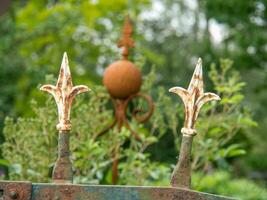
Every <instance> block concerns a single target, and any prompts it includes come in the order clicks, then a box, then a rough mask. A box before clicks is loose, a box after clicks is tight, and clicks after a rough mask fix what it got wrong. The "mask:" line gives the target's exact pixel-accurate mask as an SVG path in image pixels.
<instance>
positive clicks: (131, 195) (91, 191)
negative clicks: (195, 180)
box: [0, 181, 234, 200]
mask: <svg viewBox="0 0 267 200" xmlns="http://www.w3.org/2000/svg"><path fill="white" fill-rule="evenodd" d="M10 184H12V187H11V188H13V189H12V190H10V187H9V185H10ZM29 186H31V190H30V189H29ZM16 188H17V189H18V190H16ZM24 188H28V189H27V190H24ZM0 189H1V190H2V191H3V196H2V199H5V200H11V199H12V198H11V197H10V192H11V191H18V192H23V191H24V193H23V194H22V195H21V194H18V198H17V200H234V199H233V198H228V197H222V196H217V195H212V194H207V193H202V192H196V191H193V190H189V189H182V188H174V187H144V186H142V187H140V186H113V185H112V186H107V185H76V184H37V183H34V184H30V183H29V182H5V181H1V182H0ZM26 192H28V193H31V194H26ZM20 197H23V198H20ZM0 199H1V198H0Z"/></svg>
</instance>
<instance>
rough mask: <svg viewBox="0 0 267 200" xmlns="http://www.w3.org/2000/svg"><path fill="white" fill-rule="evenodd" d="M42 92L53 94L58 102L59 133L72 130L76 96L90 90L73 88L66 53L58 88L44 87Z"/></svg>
mask: <svg viewBox="0 0 267 200" xmlns="http://www.w3.org/2000/svg"><path fill="white" fill-rule="evenodd" d="M40 90H42V91H45V92H48V93H50V94H52V95H53V97H54V99H55V101H56V104H57V108H58V120H59V123H58V125H57V129H58V130H59V131H69V130H71V123H70V110H71V105H72V101H73V99H74V98H75V96H76V95H78V94H81V93H84V92H88V91H89V88H88V87H87V86H84V85H79V86H74V87H73V84H72V78H71V73H70V68H69V61H68V56H67V53H66V52H65V53H64V55H63V60H62V64H61V68H60V72H59V77H58V80H57V84H56V86H54V85H43V86H42V87H41V88H40Z"/></svg>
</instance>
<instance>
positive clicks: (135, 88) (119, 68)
mask: <svg viewBox="0 0 267 200" xmlns="http://www.w3.org/2000/svg"><path fill="white" fill-rule="evenodd" d="M132 32H133V28H132V25H131V22H130V18H129V16H126V18H125V22H124V28H123V35H122V39H121V40H120V41H119V42H118V47H121V48H122V60H119V61H116V62H114V63H112V64H111V65H109V66H108V67H107V68H106V70H105V72H104V77H103V83H104V85H105V86H106V88H107V90H108V92H109V94H110V98H111V100H112V102H113V106H114V109H115V116H114V120H113V122H112V123H111V124H110V126H109V127H107V128H106V129H104V130H103V131H101V132H100V133H99V134H98V136H101V135H103V134H105V133H107V132H108V131H109V130H110V129H112V128H113V127H115V125H117V129H118V132H120V131H121V128H122V127H125V128H127V129H128V130H129V131H130V133H131V134H132V136H133V137H134V138H135V139H136V140H138V141H141V138H140V136H139V135H138V133H136V132H135V131H134V130H133V129H132V128H131V126H130V124H129V122H128V119H127V116H126V114H127V108H128V105H129V103H130V102H131V101H132V100H133V99H135V98H143V99H144V100H145V101H146V103H147V105H148V111H147V112H145V111H143V110H140V109H134V111H133V112H132V117H133V118H134V119H135V120H136V121H137V122H139V123H143V122H146V121H147V120H148V119H149V118H150V117H151V115H152V114H153V110H154V103H153V100H152V98H151V97H150V96H149V95H146V94H143V93H141V92H139V91H140V87H141V85H142V74H141V72H140V70H139V69H138V68H137V67H136V66H135V64H134V63H132V62H131V61H129V60H128V57H129V54H130V53H129V48H131V47H134V41H133V39H132V38H131V36H132ZM140 113H142V114H140ZM119 149H120V145H117V147H116V148H115V149H114V153H113V165H112V183H113V184H116V183H117V180H118V176H119V174H118V162H119Z"/></svg>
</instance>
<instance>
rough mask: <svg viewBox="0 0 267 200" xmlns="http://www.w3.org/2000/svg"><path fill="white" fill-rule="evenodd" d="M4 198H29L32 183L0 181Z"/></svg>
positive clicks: (7, 199) (8, 199)
mask: <svg viewBox="0 0 267 200" xmlns="http://www.w3.org/2000/svg"><path fill="white" fill-rule="evenodd" d="M0 190H1V191H3V196H2V197H0V199H1V198H3V199H4V200H30V199H31V191H32V184H31V183H30V182H6V181H2V182H0Z"/></svg>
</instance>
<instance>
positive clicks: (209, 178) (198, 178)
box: [193, 171, 267, 200]
mask: <svg viewBox="0 0 267 200" xmlns="http://www.w3.org/2000/svg"><path fill="white" fill-rule="evenodd" d="M193 188H194V189H195V190H198V191H203V192H208V193H213V194H220V195H225V196H230V197H236V198H240V199H242V200H266V199H267V190H266V188H264V187H263V186H262V187H260V186H259V185H257V184H255V183H254V182H252V181H250V180H247V179H235V178H233V177H232V176H231V175H230V174H229V173H227V172H225V171H216V172H214V173H212V174H203V173H195V174H194V175H193Z"/></svg>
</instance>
